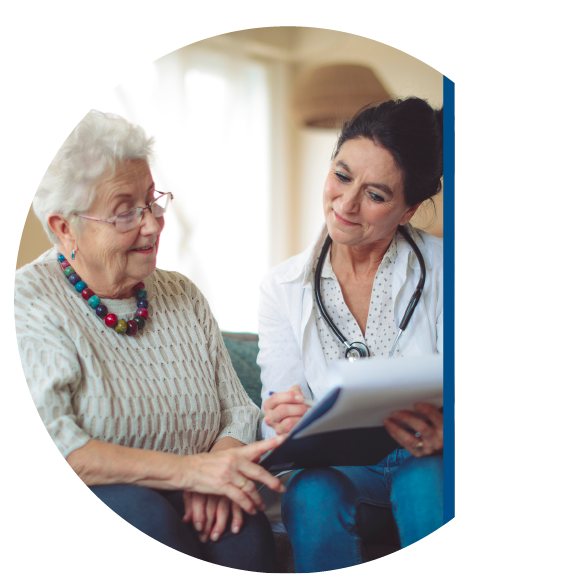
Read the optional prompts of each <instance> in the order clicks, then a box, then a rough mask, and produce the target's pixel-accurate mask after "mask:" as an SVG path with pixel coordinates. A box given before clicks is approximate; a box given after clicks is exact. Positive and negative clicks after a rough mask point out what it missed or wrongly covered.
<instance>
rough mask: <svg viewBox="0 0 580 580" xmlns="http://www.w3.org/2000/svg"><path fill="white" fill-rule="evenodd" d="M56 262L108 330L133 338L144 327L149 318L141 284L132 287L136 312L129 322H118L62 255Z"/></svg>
mask: <svg viewBox="0 0 580 580" xmlns="http://www.w3.org/2000/svg"><path fill="white" fill-rule="evenodd" d="M58 261H59V264H60V267H61V268H62V270H63V272H64V275H65V277H66V278H67V279H68V281H69V282H70V283H71V284H72V285H73V286H74V287H75V290H76V291H77V292H79V293H80V295H81V296H82V297H83V298H84V299H85V300H86V301H87V303H88V305H89V306H90V307H91V308H92V309H93V310H94V311H95V314H96V315H97V316H98V317H99V318H101V319H104V320H105V324H106V325H107V326H108V327H109V328H113V329H114V330H115V332H117V333H119V334H128V335H129V336H135V335H136V334H137V332H138V331H139V330H141V329H142V328H143V327H144V326H145V321H146V320H147V319H148V318H149V311H148V310H147V308H149V301H148V300H147V290H145V284H144V283H143V282H139V283H138V284H135V286H133V290H134V292H135V298H137V311H136V312H135V314H134V315H133V317H132V318H131V319H130V320H122V319H121V320H119V319H118V318H117V315H116V314H112V313H111V314H109V309H108V308H107V307H106V306H105V305H104V304H101V299H100V298H99V297H98V296H97V295H96V294H95V293H94V292H93V291H92V290H91V289H90V288H89V287H88V286H87V285H86V284H85V282H83V281H82V280H81V277H80V276H79V275H78V274H77V273H76V272H75V271H74V269H73V267H72V266H71V265H70V263H69V262H68V260H67V259H66V258H65V257H64V256H63V255H62V254H59V255H58Z"/></svg>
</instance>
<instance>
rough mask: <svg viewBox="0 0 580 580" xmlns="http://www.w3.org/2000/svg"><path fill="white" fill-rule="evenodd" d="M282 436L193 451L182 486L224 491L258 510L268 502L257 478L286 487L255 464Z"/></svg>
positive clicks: (274, 487)
mask: <svg viewBox="0 0 580 580" xmlns="http://www.w3.org/2000/svg"><path fill="white" fill-rule="evenodd" d="M283 440H284V437H272V438H271V439H266V440H265V441H256V442H255V443H251V444H250V445H245V446H244V447H236V448H232V449H227V450H225V451H216V452H215V453H198V454H197V455H191V456H189V457H187V458H185V459H186V462H185V465H186V468H185V469H184V470H183V472H182V474H181V478H182V484H181V485H180V487H181V488H182V489H183V490H184V491H189V492H195V493H202V494H211V495H220V496H221V495H225V496H227V497H228V498H229V499H231V500H232V501H233V502H235V503H237V504H238V505H239V506H240V507H241V508H242V509H243V510H244V511H246V512H248V513H249V514H255V513H256V512H257V510H258V509H264V508H265V506H264V502H263V501H262V498H261V497H260V494H259V493H258V490H257V488H256V485H255V483H254V481H259V482H261V483H263V484H264V485H266V486H268V487H269V488H270V489H271V490H273V491H278V492H283V491H284V490H285V488H284V485H283V484H282V482H281V481H280V480H279V479H278V478H277V477H274V476H273V475H272V474H271V473H269V472H268V471H266V470H265V469H264V468H263V467H260V466H259V465H256V462H257V461H258V459H259V458H260V456H261V455H262V454H264V453H266V451H269V450H271V449H275V448H276V447H278V446H279V445H280V444H281V443H282V441H283Z"/></svg>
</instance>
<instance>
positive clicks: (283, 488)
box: [280, 484, 286, 493]
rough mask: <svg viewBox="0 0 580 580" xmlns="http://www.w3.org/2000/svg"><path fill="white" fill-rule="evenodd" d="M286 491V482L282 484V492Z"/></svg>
mask: <svg viewBox="0 0 580 580" xmlns="http://www.w3.org/2000/svg"><path fill="white" fill-rule="evenodd" d="M285 491H286V486H285V485H284V484H282V485H281V486H280V492H281V493H284V492H285Z"/></svg>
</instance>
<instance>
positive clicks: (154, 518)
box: [89, 485, 277, 572]
mask: <svg viewBox="0 0 580 580" xmlns="http://www.w3.org/2000/svg"><path fill="white" fill-rule="evenodd" d="M89 489H90V490H91V491H92V492H93V493H94V494H95V495H96V496H97V497H98V498H99V499H100V500H101V501H102V502H103V503H105V504H106V505H107V506H108V507H110V508H111V509H112V510H113V511H114V512H115V513H116V514H118V515H119V516H121V517H122V518H123V519H124V520H125V521H126V522H128V523H130V524H131V525H132V526H134V527H136V528H137V529H138V530H140V531H142V532H143V533H144V534H147V535H148V536H150V537H151V538H153V539H155V540H157V541H158V542H161V543H162V544H165V545H166V546H169V547H170V548H173V549H174V550H178V551H179V552H183V553H184V554H188V555H189V556H192V557H193V558H198V559H200V560H206V561H207V562H212V563H213V564H219V565H220V566H227V567H228V568H237V569H239V570H249V571H253V572H277V568H276V558H275V554H274V537H273V535H272V530H271V528H270V524H269V523H268V519H267V518H266V516H265V515H264V513H263V512H258V513H257V514H256V515H255V516H251V515H249V514H247V513H245V512H244V523H243V525H242V528H241V530H240V531H239V532H238V533H237V534H233V533H232V532H231V531H230V526H231V521H228V524H227V527H226V531H225V532H224V533H223V534H222V536H221V537H220V539H219V540H218V541H217V542H212V541H211V540H210V539H208V541H207V542H206V543H205V544H202V543H201V542H200V541H199V534H198V532H197V531H196V529H195V528H194V527H193V525H192V524H191V522H187V523H184V522H183V521H182V518H183V515H184V512H185V508H184V505H183V492H182V491H162V490H156V489H149V488H146V487H139V486H137V485H96V486H92V487H90V488H89ZM230 520H231V517H230Z"/></svg>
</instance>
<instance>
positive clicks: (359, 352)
mask: <svg viewBox="0 0 580 580" xmlns="http://www.w3.org/2000/svg"><path fill="white" fill-rule="evenodd" d="M397 231H398V232H399V233H400V234H401V235H402V236H403V237H404V238H405V240H407V242H409V245H410V246H411V248H413V251H414V252H415V255H416V256H417V259H418V260H419V266H420V267H421V277H420V278H419V283H418V284H417V287H416V288H415V292H413V296H411V300H410V301H409V305H408V306H407V310H406V311H405V315H404V316H403V320H402V321H401V324H400V325H399V332H398V334H397V338H396V339H395V342H394V344H393V348H391V352H389V357H392V356H393V354H395V349H396V348H397V343H398V342H399V338H401V335H402V334H403V332H405V330H406V328H407V326H408V325H409V321H410V320H411V316H413V312H415V308H416V307H417V304H418V303H419V298H420V297H421V293H422V292H423V286H425V260H423V255H422V254H421V251H420V250H419V248H418V247H417V244H416V243H415V241H414V240H413V238H412V237H411V236H410V235H409V234H408V232H407V231H406V230H405V228H404V227H403V226H398V228H397ZM330 244H332V240H331V238H330V236H326V240H325V241H324V245H323V246H322V250H320V257H319V258H318V264H317V265H316V271H315V273H314V293H315V295H316V302H317V304H318V309H319V310H320V313H321V314H322V317H323V318H324V320H326V324H328V326H329V328H330V330H332V332H334V334H335V335H336V337H337V338H338V340H340V341H341V342H342V343H343V344H344V345H345V346H346V355H345V356H346V358H347V359H348V360H349V361H350V362H354V361H356V360H359V359H361V358H368V357H370V356H371V354H370V352H369V349H368V347H367V345H366V344H364V343H362V342H352V343H350V342H348V340H346V338H345V337H344V336H343V334H342V333H341V332H340V330H338V328H336V326H335V325H334V322H332V320H331V318H330V316H329V315H328V312H326V308H325V307H324V303H323V302H322V293H321V287H320V284H321V273H322V266H323V264H324V260H325V259H326V254H328V248H330Z"/></svg>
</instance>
